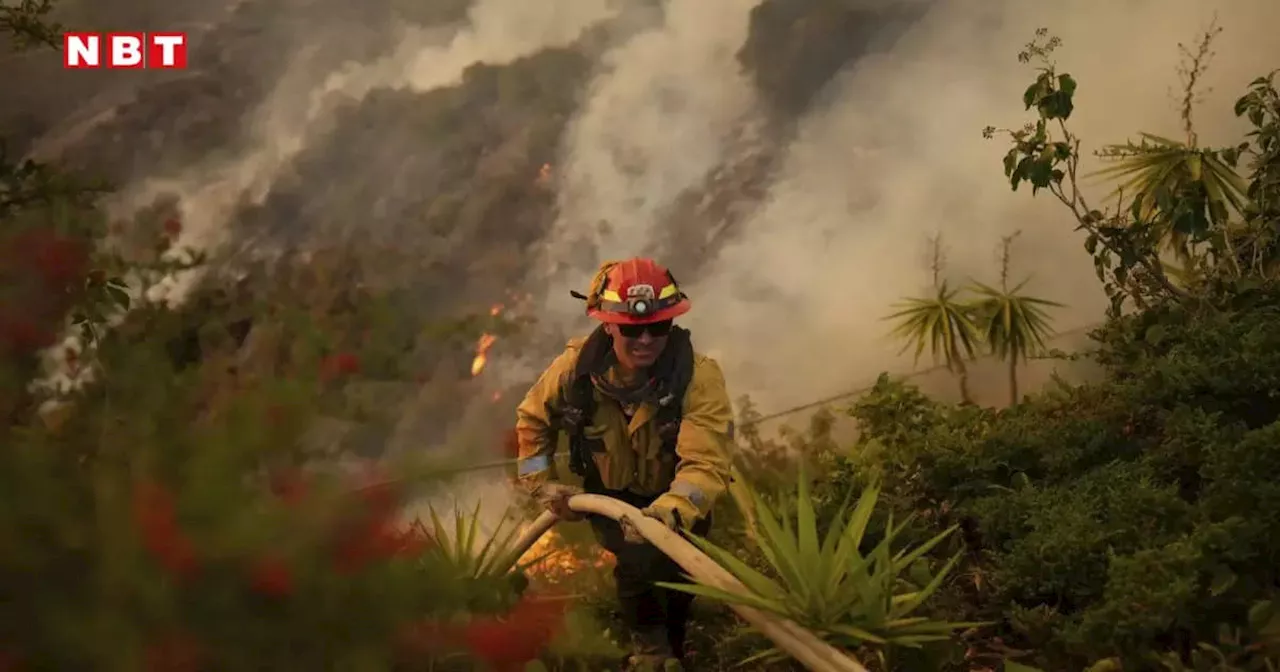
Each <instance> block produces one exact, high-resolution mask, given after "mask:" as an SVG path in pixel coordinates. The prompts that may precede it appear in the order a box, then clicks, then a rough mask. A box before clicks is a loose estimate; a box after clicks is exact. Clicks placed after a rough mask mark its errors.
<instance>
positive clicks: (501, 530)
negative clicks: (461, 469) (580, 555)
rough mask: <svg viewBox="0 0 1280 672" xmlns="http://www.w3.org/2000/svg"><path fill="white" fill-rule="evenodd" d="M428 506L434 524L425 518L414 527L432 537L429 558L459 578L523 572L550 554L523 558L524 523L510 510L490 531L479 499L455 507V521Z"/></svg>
mask: <svg viewBox="0 0 1280 672" xmlns="http://www.w3.org/2000/svg"><path fill="white" fill-rule="evenodd" d="M427 510H428V513H429V515H430V527H428V526H427V525H426V524H424V523H423V522H422V520H421V519H418V520H416V521H415V522H414V523H413V529H414V530H415V531H417V532H418V533H419V534H422V535H425V536H426V538H427V539H429V540H430V545H429V548H430V550H429V551H428V553H427V561H432V562H436V563H438V564H442V565H444V566H445V567H447V568H448V569H449V573H450V574H451V575H452V576H454V577H455V578H456V579H458V580H463V581H468V580H490V579H494V578H497V577H502V576H506V575H507V574H508V573H512V570H513V569H514V570H516V571H515V572H514V573H513V575H522V573H523V571H524V570H526V569H528V568H529V567H530V566H532V565H534V564H537V563H538V562H539V561H541V560H542V559H543V558H545V557H546V556H545V555H544V556H538V557H535V558H532V559H530V560H526V561H524V562H520V555H521V553H522V551H521V549H519V548H516V546H515V541H516V537H518V536H519V535H520V527H519V525H517V524H515V523H514V521H515V516H514V515H513V514H512V511H510V510H508V511H506V512H504V513H503V515H502V518H501V519H500V520H499V521H498V524H497V526H496V527H495V528H494V530H493V532H492V533H490V534H487V535H486V534H485V533H484V530H482V529H481V525H480V503H479V502H476V506H475V508H474V509H472V510H471V511H469V512H468V511H464V510H463V509H461V508H457V507H455V508H454V513H453V524H452V525H448V524H446V523H445V522H444V520H443V519H442V518H441V516H440V514H439V513H438V512H437V511H436V509H435V507H434V506H428V507H427ZM486 536H487V538H484V537H486ZM482 538H483V542H482Z"/></svg>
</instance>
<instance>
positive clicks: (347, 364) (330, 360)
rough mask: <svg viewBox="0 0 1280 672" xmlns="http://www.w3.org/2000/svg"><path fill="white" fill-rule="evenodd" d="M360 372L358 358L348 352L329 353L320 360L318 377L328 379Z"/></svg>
mask: <svg viewBox="0 0 1280 672" xmlns="http://www.w3.org/2000/svg"><path fill="white" fill-rule="evenodd" d="M359 372H360V358H359V357H357V356H356V355H354V354H352V353H349V352H340V353H338V354H335V355H329V356H328V357H325V358H324V359H323V360H321V362H320V379H321V380H323V381H326V382H327V381H330V380H333V379H334V378H337V377H339V376H350V375H353V374H356V373H359Z"/></svg>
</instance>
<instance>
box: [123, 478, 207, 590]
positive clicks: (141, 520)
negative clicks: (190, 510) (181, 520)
mask: <svg viewBox="0 0 1280 672" xmlns="http://www.w3.org/2000/svg"><path fill="white" fill-rule="evenodd" d="M133 520H134V524H135V525H137V526H138V530H139V532H140V533H141V535H142V543H143V545H144V546H146V548H147V550H148V551H150V552H151V554H152V555H153V556H155V558H156V560H158V561H159V562H160V564H161V565H162V566H163V567H164V568H165V569H167V570H169V571H170V572H171V573H172V574H173V575H174V576H177V577H178V578H187V577H189V576H191V575H192V574H194V573H195V572H196V570H197V569H198V568H199V563H198V561H197V560H196V552H195V546H194V544H192V543H191V540H190V539H189V538H188V537H187V536H186V535H185V534H183V532H182V530H181V529H180V528H179V526H178V514H177V507H176V506H175V504H174V500H173V495H172V494H171V493H170V492H169V491H168V490H166V489H165V488H164V487H163V486H160V485H159V484H156V483H140V484H138V485H137V486H136V487H135V488H134V491H133Z"/></svg>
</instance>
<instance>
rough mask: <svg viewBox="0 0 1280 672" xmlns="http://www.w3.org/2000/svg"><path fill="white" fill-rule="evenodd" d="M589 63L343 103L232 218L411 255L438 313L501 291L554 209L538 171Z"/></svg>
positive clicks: (282, 238) (284, 240) (255, 236)
mask: <svg viewBox="0 0 1280 672" xmlns="http://www.w3.org/2000/svg"><path fill="white" fill-rule="evenodd" d="M589 65H590V64H589V62H588V61H587V59H586V58H585V57H584V56H583V55H582V54H580V53H578V52H576V51H573V50H568V49H558V50H546V51H542V52H540V53H538V54H536V55H534V56H530V57H527V58H524V59H521V60H519V61H516V62H514V63H511V64H508V65H506V66H502V67H495V66H489V65H476V66H472V67H471V68H469V69H468V70H467V71H466V73H465V75H464V78H463V81H462V83H461V85H459V86H457V87H454V88H449V89H438V90H435V91H430V92H427V93H421V94H420V93H414V92H411V91H405V90H382V91H377V92H374V93H373V94H371V95H369V96H368V97H367V98H365V99H364V100H362V101H360V102H358V103H352V104H351V105H349V106H348V107H346V108H344V109H341V110H339V111H338V113H337V114H336V115H335V119H334V130H333V132H332V133H330V134H328V135H326V136H324V137H323V138H321V139H319V140H318V141H317V142H315V143H313V144H312V145H311V146H309V147H307V148H306V149H305V150H304V151H303V152H302V153H301V154H300V155H299V156H298V157H296V159H295V161H294V163H293V165H292V166H291V168H290V170H289V171H287V174H288V177H287V178H285V179H282V180H281V181H278V182H277V183H276V184H275V185H274V186H273V187H272V189H271V191H270V193H269V194H268V195H267V198H266V199H265V201H264V202H263V203H262V205H260V206H253V207H246V208H244V209H243V210H242V211H241V212H240V213H239V214H238V215H236V216H235V217H233V218H232V221H233V222H234V226H235V227H236V229H237V230H238V232H239V237H240V238H241V239H242V240H245V241H248V242H250V243H251V244H253V245H255V246H282V247H285V248H291V247H295V246H308V245H331V244H347V245H349V246H352V247H373V248H380V247H381V248H395V249H396V250H397V251H398V252H400V253H402V254H403V253H412V254H413V255H414V256H416V258H418V259H419V260H420V263H421V266H420V268H419V277H418V278H417V283H419V284H420V285H421V288H422V289H423V291H424V294H423V295H422V296H421V300H422V301H423V304H424V305H429V306H431V309H432V310H433V311H438V313H440V314H449V313H451V312H452V311H454V310H456V309H459V308H461V307H463V304H466V303H468V302H471V305H472V306H474V302H482V303H483V305H488V304H489V303H492V302H494V301H496V300H500V299H501V298H502V296H503V295H504V293H505V292H506V290H507V289H508V288H510V287H511V286H512V284H513V283H515V282H518V281H519V279H520V278H521V277H522V276H523V267H522V266H523V264H522V258H523V257H525V256H526V255H530V252H531V250H530V248H531V247H532V246H533V245H534V244H536V243H537V242H538V241H539V240H541V239H542V237H543V236H544V235H545V233H546V230H547V227H549V226H550V224H551V222H552V220H553V219H554V195H553V194H552V193H551V192H550V190H549V189H547V188H546V185H545V184H544V183H543V182H542V181H540V180H539V168H540V167H541V166H542V164H543V163H546V162H551V161H552V160H553V157H554V154H555V152H556V149H557V147H558V145H559V143H560V135H561V132H562V131H563V129H564V127H565V125H566V122H567V120H568V119H569V117H570V115H572V113H573V108H574V105H575V102H576V98H577V91H578V89H579V87H580V86H581V84H582V83H583V81H584V80H585V78H586V75H587V73H588V68H589ZM406 148H420V149H414V150H412V151H406ZM481 271H482V272H481Z"/></svg>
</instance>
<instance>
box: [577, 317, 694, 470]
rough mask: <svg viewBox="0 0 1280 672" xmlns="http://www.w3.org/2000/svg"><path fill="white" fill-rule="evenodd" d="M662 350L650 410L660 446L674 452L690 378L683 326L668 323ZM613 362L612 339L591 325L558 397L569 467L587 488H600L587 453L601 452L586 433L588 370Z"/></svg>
mask: <svg viewBox="0 0 1280 672" xmlns="http://www.w3.org/2000/svg"><path fill="white" fill-rule="evenodd" d="M668 339H669V340H668V341H667V346H666V348H665V349H663V352H662V356H660V357H659V358H658V361H657V362H655V363H654V367H653V382H654V385H655V387H654V395H655V403H656V404H657V406H658V411H657V413H656V414H655V416H654V423H655V424H656V427H657V431H658V436H659V437H661V439H662V449H663V450H664V451H666V452H669V453H672V454H674V453H675V451H676V442H677V441H678V439H679V438H680V423H681V421H683V419H684V396H685V393H686V392H687V391H688V389H689V383H690V382H691V381H692V380H693V341H692V339H691V338H690V333H689V330H687V329H683V328H681V327H673V328H672V330H671V334H670V336H668ZM612 363H613V339H612V338H611V337H610V336H609V334H607V333H605V330H604V327H603V326H600V327H597V328H596V330H595V331H593V332H592V333H591V336H589V337H588V338H587V341H586V343H584V344H583V346H582V351H581V353H579V355H578V363H577V365H576V366H575V367H574V371H573V376H572V378H570V380H569V384H568V385H567V386H566V387H565V389H564V390H563V392H562V394H563V395H564V403H563V404H562V410H561V411H560V413H559V428H560V430H561V431H563V432H565V434H566V435H567V436H568V438H569V469H570V470H571V471H572V472H573V473H575V474H577V475H578V476H580V477H582V479H583V481H584V485H585V488H586V489H587V490H588V491H599V490H601V489H603V483H604V481H603V479H602V478H601V476H600V473H599V471H598V470H597V469H596V463H595V460H594V459H592V457H591V455H592V453H597V452H603V451H604V445H603V443H602V442H601V441H600V440H599V439H588V438H587V437H586V433H585V430H586V427H587V426H588V425H590V424H591V421H592V419H593V418H594V417H595V412H596V397H595V384H594V383H593V382H592V380H591V378H592V375H601V376H603V375H604V374H606V373H607V372H608V370H609V368H610V366H612Z"/></svg>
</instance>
